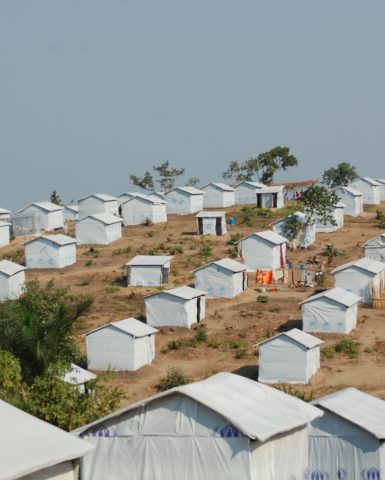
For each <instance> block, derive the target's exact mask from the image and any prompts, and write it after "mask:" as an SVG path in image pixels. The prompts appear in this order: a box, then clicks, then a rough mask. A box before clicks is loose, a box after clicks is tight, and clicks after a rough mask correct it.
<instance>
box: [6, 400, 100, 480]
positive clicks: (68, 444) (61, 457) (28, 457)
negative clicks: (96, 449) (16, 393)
mask: <svg viewBox="0 0 385 480" xmlns="http://www.w3.org/2000/svg"><path fill="white" fill-rule="evenodd" d="M0 420H1V426H2V429H3V432H4V434H3V435H1V437H0V451H1V452H2V454H1V462H0V478H1V479H2V480H13V479H16V478H19V479H23V480H27V479H28V480H75V478H77V475H78V466H79V459H80V458H81V457H83V456H84V455H85V454H87V453H88V452H90V451H91V450H92V449H93V446H92V445H90V444H89V443H87V442H85V441H84V440H81V439H79V438H76V437H75V436H74V435H71V434H70V433H67V432H64V431H63V430H60V429H59V428H57V427H54V426H53V425H50V424H49V423H46V422H43V420H39V419H38V418H36V417H33V416H32V415H29V414H28V413H26V412H23V411H22V410H19V409H18V408H16V407H13V406H12V405H10V404H9V403H6V402H4V401H3V400H0Z"/></svg>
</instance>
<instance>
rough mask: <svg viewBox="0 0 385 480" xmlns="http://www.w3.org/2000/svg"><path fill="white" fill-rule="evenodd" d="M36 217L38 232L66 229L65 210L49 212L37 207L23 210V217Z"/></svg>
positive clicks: (31, 206) (33, 206)
mask: <svg viewBox="0 0 385 480" xmlns="http://www.w3.org/2000/svg"><path fill="white" fill-rule="evenodd" d="M27 214H32V215H33V216H34V223H35V228H36V229H37V230H38V231H46V230H55V229H59V228H63V227H64V216H63V210H57V211H54V212H47V211H45V210H42V209H41V208H38V207H36V206H35V205H30V206H29V207H27V208H25V209H24V210H23V215H27Z"/></svg>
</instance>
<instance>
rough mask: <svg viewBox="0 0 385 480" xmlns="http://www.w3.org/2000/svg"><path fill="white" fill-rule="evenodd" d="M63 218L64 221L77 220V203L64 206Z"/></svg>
mask: <svg viewBox="0 0 385 480" xmlns="http://www.w3.org/2000/svg"><path fill="white" fill-rule="evenodd" d="M64 220H65V221H66V222H74V221H75V220H79V207H78V206H77V205H66V206H65V207H64Z"/></svg>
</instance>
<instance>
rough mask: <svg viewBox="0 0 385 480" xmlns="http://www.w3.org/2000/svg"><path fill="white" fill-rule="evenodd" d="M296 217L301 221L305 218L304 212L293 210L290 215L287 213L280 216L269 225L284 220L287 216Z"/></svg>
mask: <svg viewBox="0 0 385 480" xmlns="http://www.w3.org/2000/svg"><path fill="white" fill-rule="evenodd" d="M293 216H295V217H297V218H298V220H299V221H301V222H303V221H304V220H305V214H304V212H300V211H298V212H294V213H292V214H291V215H288V216H287V217H282V218H279V219H278V220H275V221H274V222H271V223H270V225H276V224H279V223H282V222H286V221H287V219H288V218H291V217H293Z"/></svg>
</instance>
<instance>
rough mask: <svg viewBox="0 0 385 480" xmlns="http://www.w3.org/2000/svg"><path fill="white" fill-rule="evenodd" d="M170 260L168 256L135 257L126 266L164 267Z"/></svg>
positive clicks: (170, 257)
mask: <svg viewBox="0 0 385 480" xmlns="http://www.w3.org/2000/svg"><path fill="white" fill-rule="evenodd" d="M172 258H173V257H172V256H170V255H136V257H134V258H131V260H130V261H129V262H127V263H126V265H164V264H166V263H168V262H169V261H170V260H171V259H172Z"/></svg>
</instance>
